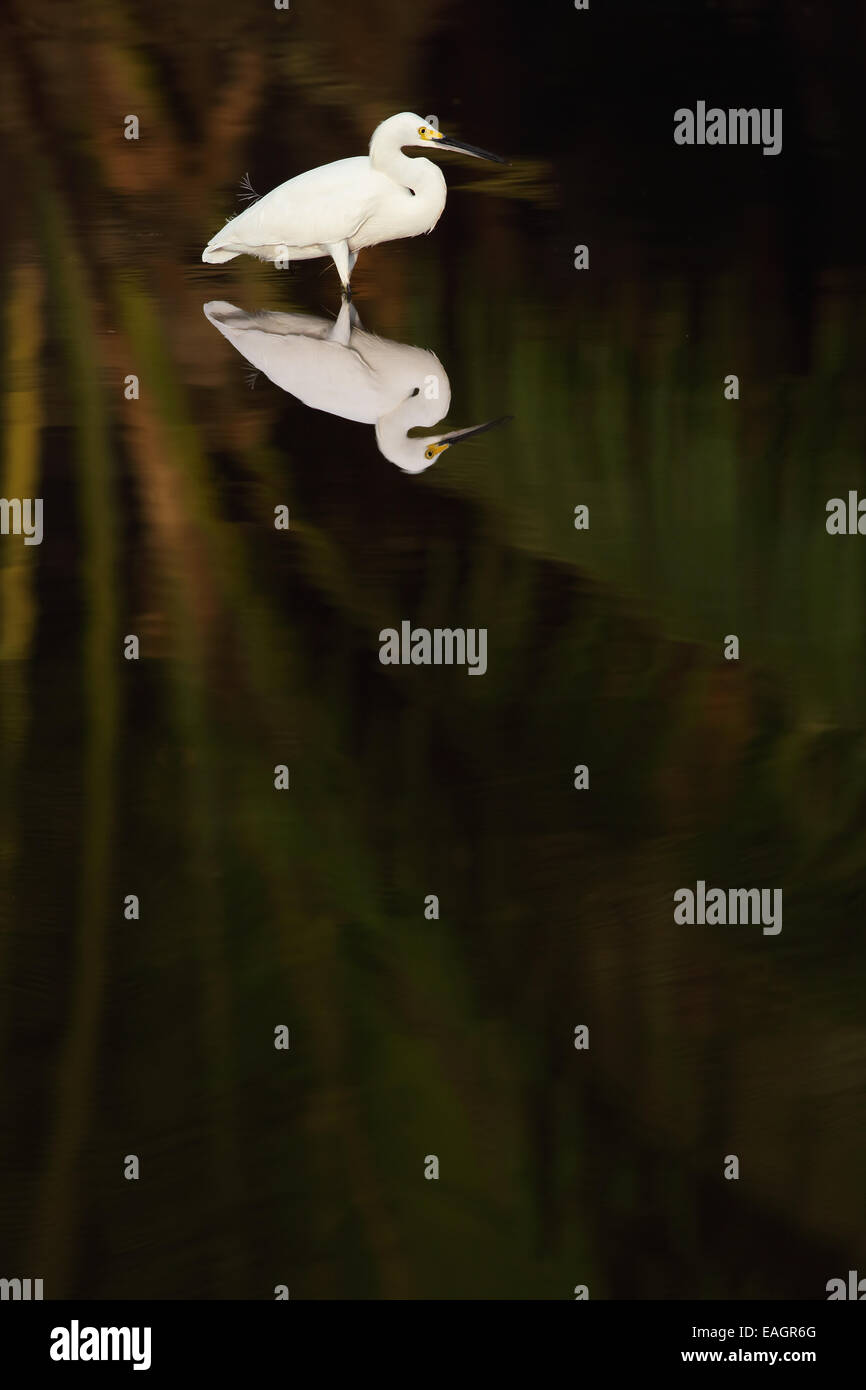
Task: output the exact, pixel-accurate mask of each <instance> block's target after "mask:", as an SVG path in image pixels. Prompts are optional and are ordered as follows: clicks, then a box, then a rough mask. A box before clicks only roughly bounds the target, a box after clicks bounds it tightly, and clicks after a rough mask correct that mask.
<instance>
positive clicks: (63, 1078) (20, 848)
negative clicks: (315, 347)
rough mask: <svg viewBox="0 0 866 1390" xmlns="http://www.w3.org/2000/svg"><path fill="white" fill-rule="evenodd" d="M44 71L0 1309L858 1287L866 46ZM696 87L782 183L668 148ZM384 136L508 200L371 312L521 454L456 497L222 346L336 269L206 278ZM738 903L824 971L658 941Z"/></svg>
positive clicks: (30, 271)
mask: <svg viewBox="0 0 866 1390" xmlns="http://www.w3.org/2000/svg"><path fill="white" fill-rule="evenodd" d="M4 26H5V27H4V30H3V58H2V64H3V73H2V77H3V82H2V91H3V96H2V98H0V116H2V123H3V126H4V131H5V133H6V135H7V136H8V137H9V138H8V146H9V153H10V172H9V173H8V174H7V178H6V190H7V198H6V206H5V209H4V227H5V230H4V237H3V248H2V269H0V275H2V290H3V310H4V312H3V331H2V352H3V358H4V361H3V369H2V374H0V379H2V383H3V398H2V428H3V441H4V455H3V457H4V463H3V477H2V480H0V483H2V486H0V493H2V495H3V496H4V497H13V496H16V497H17V496H41V497H43V498H44V502H45V540H44V542H43V544H42V546H41V547H29V548H26V549H25V548H24V547H23V545H22V544H21V542H20V541H19V540H17V539H15V538H13V537H2V538H0V566H2V568H0V623H2V628H0V717H2V730H0V732H2V742H0V768H2V818H0V915H2V936H0V982H2V994H0V1051H2V1057H3V1065H2V1081H0V1086H2V1090H0V1113H2V1116H3V1122H2V1149H0V1276H3V1277H16V1276H17V1277H33V1278H36V1277H41V1278H44V1280H45V1296H46V1297H47V1298H55V1297H75V1298H100V1297H120V1298H139V1297H140V1298H170V1299H186V1298H226V1297H242V1298H265V1299H267V1298H271V1297H272V1296H273V1289H274V1286H275V1284H278V1283H284V1284H287V1285H288V1286H289V1288H290V1290H291V1296H292V1298H320V1299H322V1298H323V1299H333V1298H353V1299H354V1298H372V1299H396V1298H411V1299H425V1298H459V1299H475V1298H486V1299H490V1298H493V1299H496V1298H520V1299H539V1298H541V1299H547V1298H571V1297H572V1296H573V1288H574V1286H575V1285H576V1284H587V1285H588V1286H589V1290H590V1296H591V1297H592V1298H640V1299H646V1298H669V1299H681V1298H694V1297H697V1298H728V1299H742V1298H753V1299H771V1298H784V1297H795V1298H807V1299H815V1298H817V1299H821V1298H824V1297H825V1296H826V1295H825V1285H826V1282H827V1280H829V1279H830V1278H834V1277H837V1276H843V1277H844V1276H845V1274H846V1271H847V1270H848V1269H849V1268H857V1267H858V1262H859V1265H860V1267H861V1269H862V1264H863V1258H864V1256H863V1248H864V1247H863V1236H864V1232H866V1199H864V1188H863V1181H862V1175H863V1171H864V1158H866V1136H864V1127H863V1120H862V1116H863V1090H864V1085H863V1080H864V1067H866V1027H864V1018H863V1004H862V999H863V966H864V945H863V934H862V923H863V916H864V886H866V845H864V839H863V833H862V828H863V810H864V793H866V744H864V716H863V710H864V694H866V661H864V640H863V616H864V576H866V563H864V559H863V554H864V552H863V545H864V542H863V540H862V538H860V537H829V536H828V535H827V534H826V530H825V526H824V522H825V517H826V512H825V507H826V502H827V500H828V499H829V498H830V497H833V496H843V497H844V496H846V495H847V492H848V489H849V488H858V487H859V488H860V489H861V491H864V492H866V487H864V482H863V475H864V423H866V408H864V394H863V381H864V367H866V341H864V340H866V327H864V324H866V316H864V312H863V311H864V302H863V301H864V227H863V216H862V206H861V196H860V185H861V182H862V138H861V137H862V116H861V105H862V90H863V77H864V73H863V65H864V53H866V47H864V38H866V35H864V13H863V7H862V6H860V5H856V4H844V5H843V4H838V5H827V4H824V5H818V4H813V5H805V4H803V5H800V4H794V3H790V4H783V3H776V4H772V3H764V4H761V3H754V0H744V3H733V2H732V0H719V3H716V4H713V5H701V4H699V3H688V4H677V5H673V4H671V5H667V4H644V5H640V6H632V5H621V4H610V3H606V4H603V3H601V0H593V3H592V7H591V9H590V11H589V12H586V13H582V12H576V11H574V9H573V7H572V6H571V5H570V4H568V3H565V2H564V0H563V3H556V4H554V3H547V4H545V5H543V6H538V5H536V6H529V5H516V4H512V5H510V6H508V5H505V4H502V3H494V2H493V0H474V3H473V4H472V5H464V4H458V3H444V2H442V3H437V0H432V3H425V4H423V5H407V4H406V3H405V0H392V2H386V0H375V3H368V4H365V5H349V4H342V3H341V4H327V3H323V2H322V0H316V3H315V4H314V3H306V0H293V3H292V8H291V10H290V11H288V12H283V11H275V10H273V9H269V8H268V6H267V5H266V4H264V3H262V2H261V0H255V3H254V2H253V0H235V3H233V4H232V5H231V6H215V5H213V4H211V3H204V0H201V2H200V3H199V2H198V0H197V2H196V3H189V0H184V3H182V4H178V3H176V0H148V3H147V4H144V3H141V4H130V3H124V4H117V3H108V0H82V2H81V3H80V4H78V5H77V6H75V7H74V9H71V8H70V7H69V6H68V5H65V4H60V3H53V4H48V5H41V6H39V7H38V9H34V8H33V6H32V5H31V4H29V3H25V2H24V0H13V3H12V4H11V6H10V9H9V11H8V14H7V17H6V19H5V20H4ZM699 99H702V100H705V101H706V102H707V104H708V105H720V106H722V107H724V108H727V107H729V106H751V105H755V106H758V107H776V106H781V107H782V108H783V109H784V124H783V136H784V143H783V150H782V153H781V154H780V155H779V156H778V157H775V158H771V157H765V156H763V155H762V153H761V151H760V149H758V148H729V149H725V148H706V147H705V148H703V149H701V148H694V149H684V148H681V147H678V146H676V145H675V144H674V142H673V113H674V110H675V109H676V108H678V107H681V106H691V107H694V105H695V103H696V102H697V101H698V100H699ZM402 109H409V110H415V111H417V112H418V113H419V114H421V115H422V116H425V117H426V116H427V115H429V114H436V115H437V116H438V118H439V123H440V126H441V128H442V129H443V130H446V131H448V132H449V133H453V134H454V135H455V136H456V137H459V138H462V139H464V140H468V141H470V142H472V143H475V144H478V145H481V146H483V147H486V148H489V149H494V150H498V151H501V152H502V153H504V154H507V155H508V156H509V158H510V159H511V160H512V163H511V165H510V167H508V168H506V169H500V168H499V167H498V166H493V165H479V164H476V163H475V162H474V161H472V162H470V161H467V160H461V159H460V158H458V157H457V156H454V155H450V156H448V155H443V156H442V157H441V160H440V162H441V164H442V165H443V168H444V169H445V172H446V177H447V179H448V182H449V189H450V192H449V199H448V205H447V208H446V211H445V213H444V215H443V217H442V219H441V221H440V223H439V225H438V226H437V228H436V229H435V231H434V232H433V233H432V235H431V236H430V237H427V238H421V239H419V240H417V241H402V242H393V243H390V244H387V245H383V246H380V247H378V248H375V249H373V250H370V251H367V252H364V253H362V256H361V259H360V261H359V265H358V269H357V271H356V273H355V276H354V277H353V283H354V288H355V302H356V305H357V308H358V310H359V313H360V315H361V317H362V320H363V323H364V326H365V327H366V328H368V329H370V330H371V331H373V332H375V333H378V334H381V335H382V336H383V337H386V338H390V339H392V340H394V341H395V342H402V343H411V344H417V345H419V346H421V347H424V348H428V349H430V350H432V351H433V352H435V353H436V354H437V356H438V357H439V359H440V360H441V363H442V364H443V367H444V369H445V371H446V373H447V375H448V378H449V381H450V387H451V395H452V410H451V412H450V413H449V424H453V425H456V426H460V425H464V424H471V423H474V422H477V421H481V420H484V419H488V418H491V417H493V416H498V415H501V414H505V413H510V414H512V415H513V416H514V419H513V421H512V422H511V423H510V424H509V425H508V426H503V427H502V428H500V429H499V430H497V431H494V432H491V433H489V434H485V435H482V436H479V437H478V438H477V439H476V440H474V441H473V442H471V443H467V444H465V445H464V446H462V447H461V448H454V449H452V450H450V451H448V452H447V453H446V454H444V455H443V456H442V457H441V459H440V460H439V461H437V463H436V465H435V466H434V467H433V468H431V469H430V470H429V471H428V472H426V473H424V474H423V475H421V476H420V477H410V476H406V475H404V474H402V473H400V472H399V471H398V470H397V469H396V468H395V467H394V466H393V465H392V464H390V463H388V461H387V460H386V459H385V458H383V457H382V455H381V454H380V453H379V452H378V451H377V449H376V444H375V439H374V435H373V431H372V429H370V428H369V427H367V426H364V425H360V424H354V423H351V422H349V421H346V420H344V419H341V418H339V417H338V416H335V415H327V414H323V413H316V412H313V411H311V410H308V409H306V408H305V407H304V406H303V405H301V404H300V403H299V402H298V401H297V400H296V399H294V398H293V397H292V396H291V395H289V394H286V393H284V392H281V391H279V390H278V389H277V388H276V387H275V386H274V385H273V384H272V383H270V382H269V381H268V380H267V379H266V378H262V377H260V378H259V379H258V381H257V382H256V384H255V387H254V389H253V390H252V391H250V389H249V388H248V383H247V379H246V378H247V375H248V371H247V369H246V367H245V364H244V362H243V361H242V359H241V358H240V357H239V356H238V354H237V353H236V352H235V351H234V349H233V348H232V347H231V346H230V345H229V344H228V343H227V342H226V341H225V340H224V339H223V338H222V337H221V336H220V335H219V334H218V333H217V332H215V330H214V329H213V327H212V326H211V325H210V324H209V323H208V322H207V320H206V319H205V318H204V316H203V314H202V305H203V304H204V303H205V302H207V301H209V300H213V299H225V300H227V301H229V302H230V303H232V304H237V305H240V306H242V307H243V308H245V309H248V310H264V309H291V310H293V311H295V312H302V313H308V314H311V315H317V316H320V317H321V316H327V315H330V314H333V313H336V311H337V308H338V307H339V298H338V293H339V286H338V282H337V277H336V274H335V272H334V271H333V268H332V267H330V265H329V264H326V263H325V262H323V261H312V262H307V263H306V264H303V265H301V266H299V267H298V268H296V269H295V270H292V271H291V272H288V273H282V272H278V271H276V270H275V269H274V268H273V267H268V266H265V265H261V264H259V263H256V262H253V261H250V260H248V259H246V258H243V259H241V260H238V261H234V262H232V263H231V264H229V265H226V266H224V267H211V266H204V265H202V264H201V261H200V255H201V249H202V247H203V246H204V244H205V243H206V242H207V240H208V239H209V238H210V236H211V235H212V234H213V232H214V231H215V230H216V229H217V228H218V227H219V226H220V223H221V221H222V220H223V219H224V218H225V217H226V216H228V215H229V214H230V213H232V212H233V211H235V210H236V209H237V208H239V207H240V206H242V205H241V204H238V203H237V202H236V190H237V185H238V182H239V180H240V178H241V177H242V176H243V174H244V173H245V172H247V171H249V173H250V177H251V179H252V182H253V184H254V186H255V187H256V188H257V189H258V190H259V191H260V192H264V191H266V190H267V189H269V188H270V187H272V186H273V185H274V184H276V183H278V182H280V181H282V180H283V179H286V178H289V177H291V176H292V175H294V174H295V173H298V172H300V171H301V170H303V169H306V168H310V167H313V166H314V165H317V164H319V163H323V162H327V161H329V160H331V159H337V158H342V157H344V156H345V155H348V154H354V153H363V152H364V150H365V149H366V145H367V142H368V139H369V136H370V133H371V132H372V130H373V128H374V127H375V125H376V124H377V123H378V122H379V121H380V120H382V119H383V118H384V117H386V116H387V115H390V114H392V113H393V112H395V111H399V110H402ZM129 113H135V114H137V115H138V116H139V119H140V122H141V138H140V140H139V141H138V142H131V141H126V140H124V138H123V121H124V117H125V116H126V115H127V114H129ZM578 243H586V244H587V245H588V246H589V248H590V269H589V271H588V272H577V271H575V270H574V268H573V258H574V253H573V248H574V246H575V245H576V244H578ZM131 372H133V373H136V374H137V375H139V377H140V380H141V398H140V400H139V401H137V402H128V401H126V400H125V399H124V395H123V380H124V378H125V376H126V375H127V374H128V373H131ZM729 373H737V374H738V376H739V379H740V400H739V401H737V402H729V401H726V400H725V399H724V397H723V382H724V378H725V376H726V375H728V374H729ZM280 503H285V504H287V505H288V506H289V507H290V509H291V518H292V525H291V530H290V532H289V533H288V534H283V533H279V532H275V531H274V530H273V526H272V517H273V508H274V507H275V506H276V505H278V504H280ZM579 503H584V504H586V505H588V506H589V507H590V517H591V524H590V529H589V531H586V532H577V531H575V530H574V527H573V513H574V507H575V506H576V505H577V504H579ZM403 618H409V619H410V620H411V621H413V622H414V623H415V624H417V625H424V626H428V627H432V626H447V627H453V626H467V627H472V626H482V627H486V628H487V630H488V642H489V657H488V659H489V669H488V673H487V675H486V676H485V677H483V678H480V679H468V678H467V675H466V672H465V671H464V670H462V669H459V668H455V669H447V668H418V669H416V668H411V667H407V668H402V667H396V668H395V667H387V668H386V667H382V666H381V665H380V664H379V661H378V647H379V642H378V633H379V630H380V629H381V628H383V627H386V626H398V625H399V623H400V621H401V619H403ZM128 633H136V634H138V635H139V636H140V638H141V646H142V659H141V660H140V661H139V662H138V663H128V662H126V661H124V660H123V656H122V649H123V637H124V636H125V635H126V634H128ZM729 633H736V634H737V635H738V636H739V638H740V643H741V659H740V661H739V662H737V663H733V662H726V661H724V660H723V658H722V650H723V642H724V638H725V636H726V635H727V634H729ZM278 763H286V764H288V765H289V766H290V768H291V790H290V791H289V792H288V793H277V792H276V791H274V789H273V769H274V766H275V765H276V764H278ZM576 763H587V764H588V765H589V767H590V778H591V782H590V789H589V791H586V792H576V791H574V790H573V789H572V768H573V767H574V765H575V764H576ZM698 878H703V879H705V880H707V882H708V883H715V884H718V885H722V886H725V887H734V886H742V887H751V886H764V887H781V888H782V889H783V891H784V926H783V931H782V933H781V935H780V936H777V937H764V936H763V935H762V934H761V932H760V929H759V928H756V927H746V926H742V927H724V928H723V927H717V928H712V927H691V928H690V927H679V926H676V925H675V924H674V922H673V893H674V891H676V889H678V888H681V887H683V886H692V887H693V886H694V883H695V881H696V879H698ZM129 893H136V894H138V895H139V896H140V898H141V919H140V920H139V921H137V922H128V921H126V920H125V919H124V915H123V901H124V897H125V896H126V895H127V894H129ZM431 893H435V894H437V895H438V896H439V898H440V903H441V915H440V919H439V920H438V921H435V922H430V921H427V920H425V918H424V911H423V907H424V899H425V897H426V895H428V894H431ZM280 1023H285V1024H286V1025H288V1026H289V1027H290V1029H291V1039H292V1042H291V1051H290V1052H289V1053H282V1052H275V1050H274V1048H273V1045H272V1039H273V1030H274V1027H275V1026H276V1025H277V1024H280ZM580 1023H585V1024H587V1025H588V1026H589V1028H590V1039H591V1046H590V1050H589V1051H588V1052H576V1051H575V1050H574V1048H573V1046H572V1037H573V1032H574V1028H575V1026H576V1025H577V1024H580ZM130 1153H135V1154H137V1155H138V1156H139V1158H140V1161H141V1178H140V1180H139V1181H138V1182H137V1183H136V1182H127V1181H125V1180H124V1177H123V1162H124V1156H125V1155H127V1154H130ZM431 1153H435V1154H437V1155H438V1157H439V1159H440V1164H441V1177H440V1180H439V1182H438V1183H435V1182H428V1181H425V1180H424V1177H423V1170H424V1158H425V1155H427V1154H431ZM730 1153H735V1154H737V1155H738V1156H739V1158H740V1165H741V1177H740V1180H739V1181H738V1182H728V1181H725V1180H724V1178H723V1166H724V1157H725V1155H727V1154H730Z"/></svg>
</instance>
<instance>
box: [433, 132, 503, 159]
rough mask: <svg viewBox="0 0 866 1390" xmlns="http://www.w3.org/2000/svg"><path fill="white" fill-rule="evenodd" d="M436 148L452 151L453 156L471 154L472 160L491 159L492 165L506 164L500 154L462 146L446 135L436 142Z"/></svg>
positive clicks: (458, 141)
mask: <svg viewBox="0 0 866 1390" xmlns="http://www.w3.org/2000/svg"><path fill="white" fill-rule="evenodd" d="M436 147H437V149H440V150H453V151H454V153H455V154H471V155H472V158H473V159H491V160H492V161H493V163H494V164H507V163H508V160H507V159H503V158H502V155H501V154H491V153H490V151H489V150H479V148H478V146H477V145H464V143H463V141H462V140H451V139H449V137H448V136H447V135H442V136H440V137H439V139H438V140H437V141H436Z"/></svg>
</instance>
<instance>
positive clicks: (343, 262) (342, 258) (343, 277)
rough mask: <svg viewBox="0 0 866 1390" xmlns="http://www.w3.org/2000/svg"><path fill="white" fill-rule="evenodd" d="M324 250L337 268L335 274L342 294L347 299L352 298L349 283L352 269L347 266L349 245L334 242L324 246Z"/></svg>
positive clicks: (343, 242)
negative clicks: (338, 279)
mask: <svg viewBox="0 0 866 1390" xmlns="http://www.w3.org/2000/svg"><path fill="white" fill-rule="evenodd" d="M325 250H326V251H327V253H328V255H329V256H330V257H331V260H332V261H333V262H334V265H335V266H336V267H337V274H338V275H339V277H340V282H341V284H342V286H343V293H344V294H345V296H346V298H347V299H351V298H352V286H351V285H350V283H349V281H350V280H351V278H352V268H351V266H350V264H349V261H350V259H351V256H350V252H349V243H348V242H347V241H334V242H331V244H330V245H326V246H325Z"/></svg>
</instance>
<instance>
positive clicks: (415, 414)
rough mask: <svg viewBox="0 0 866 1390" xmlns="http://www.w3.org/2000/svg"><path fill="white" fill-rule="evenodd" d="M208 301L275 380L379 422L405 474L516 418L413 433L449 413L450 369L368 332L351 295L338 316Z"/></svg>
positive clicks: (383, 443)
mask: <svg viewBox="0 0 866 1390" xmlns="http://www.w3.org/2000/svg"><path fill="white" fill-rule="evenodd" d="M203 307H204V313H205V317H206V318H207V319H209V320H210V322H211V323H212V324H213V325H214V327H215V328H218V329H219V331H220V333H222V335H223V337H224V338H228V340H229V342H230V343H232V344H233V345H234V347H236V348H237V350H238V352H240V353H242V355H243V356H244V357H245V358H246V359H247V361H248V362H249V363H250V364H251V365H252V366H253V367H256V368H257V369H258V370H259V371H260V372H263V373H264V375H265V376H266V377H267V378H268V379H269V381H272V382H273V383H274V385H275V386H279V387H280V389H281V390H283V391H288V392H289V393H290V394H291V395H293V396H297V398H298V400H299V401H303V403H304V405H308V406H310V407H311V408H312V409H313V410H324V411H327V413H328V414H329V415H339V416H341V417H342V418H343V419H344V420H357V421H358V422H359V423H360V424H365V425H374V426H375V428H376V443H377V445H378V446H379V451H380V453H382V454H384V456H385V458H386V459H388V460H389V461H390V462H391V463H396V465H397V467H398V468H402V469H403V471H404V472H406V473H422V472H423V471H424V469H425V468H429V467H430V465H431V464H432V463H434V462H435V461H436V459H437V458H438V457H439V455H440V454H441V453H443V452H444V450H445V449H448V448H449V447H450V446H451V445H452V444H456V443H459V442H460V441H462V440H464V439H468V438H470V436H472V435H475V434H480V433H481V431H482V430H487V429H492V428H493V426H494V425H499V424H503V423H504V422H505V420H507V419H508V418H510V417H508V416H500V417H499V419H496V420H488V421H486V422H485V423H484V424H482V425H470V426H468V427H467V428H466V429H461V430H450V431H447V432H445V433H443V434H440V435H432V436H431V435H429V434H428V435H426V436H422V437H420V438H413V437H412V436H411V435H410V433H409V431H410V430H413V429H428V430H429V429H432V428H433V426H434V425H437V424H438V423H439V421H440V420H443V419H444V418H445V416H446V415H447V414H448V410H449V407H450V405H451V383H450V382H449V380H448V376H447V373H446V371H445V369H444V367H443V366H442V363H441V362H440V361H439V358H438V357H437V356H436V354H435V352H430V351H429V350H427V349H425V348H419V347H412V346H411V345H410V344H409V343H394V342H391V341H390V339H388V338H380V337H377V335H376V334H375V333H368V332H367V331H366V329H364V328H362V327H361V320H360V318H359V316H358V311H357V310H356V309H355V307H354V305H352V304H349V303H348V302H347V301H346V300H344V301H343V306H342V308H341V310H340V313H339V315H338V316H337V318H336V319H334V320H330V319H326V318H318V317H316V316H314V315H312V314H290V313H281V312H276V311H268V312H264V313H257V314H248V313H246V312H245V311H244V310H243V309H239V308H237V307H236V306H235V305H234V304H228V303H226V302H225V301H224V300H220V299H214V300H211V302H210V303H209V304H205V305H204V306H203Z"/></svg>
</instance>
